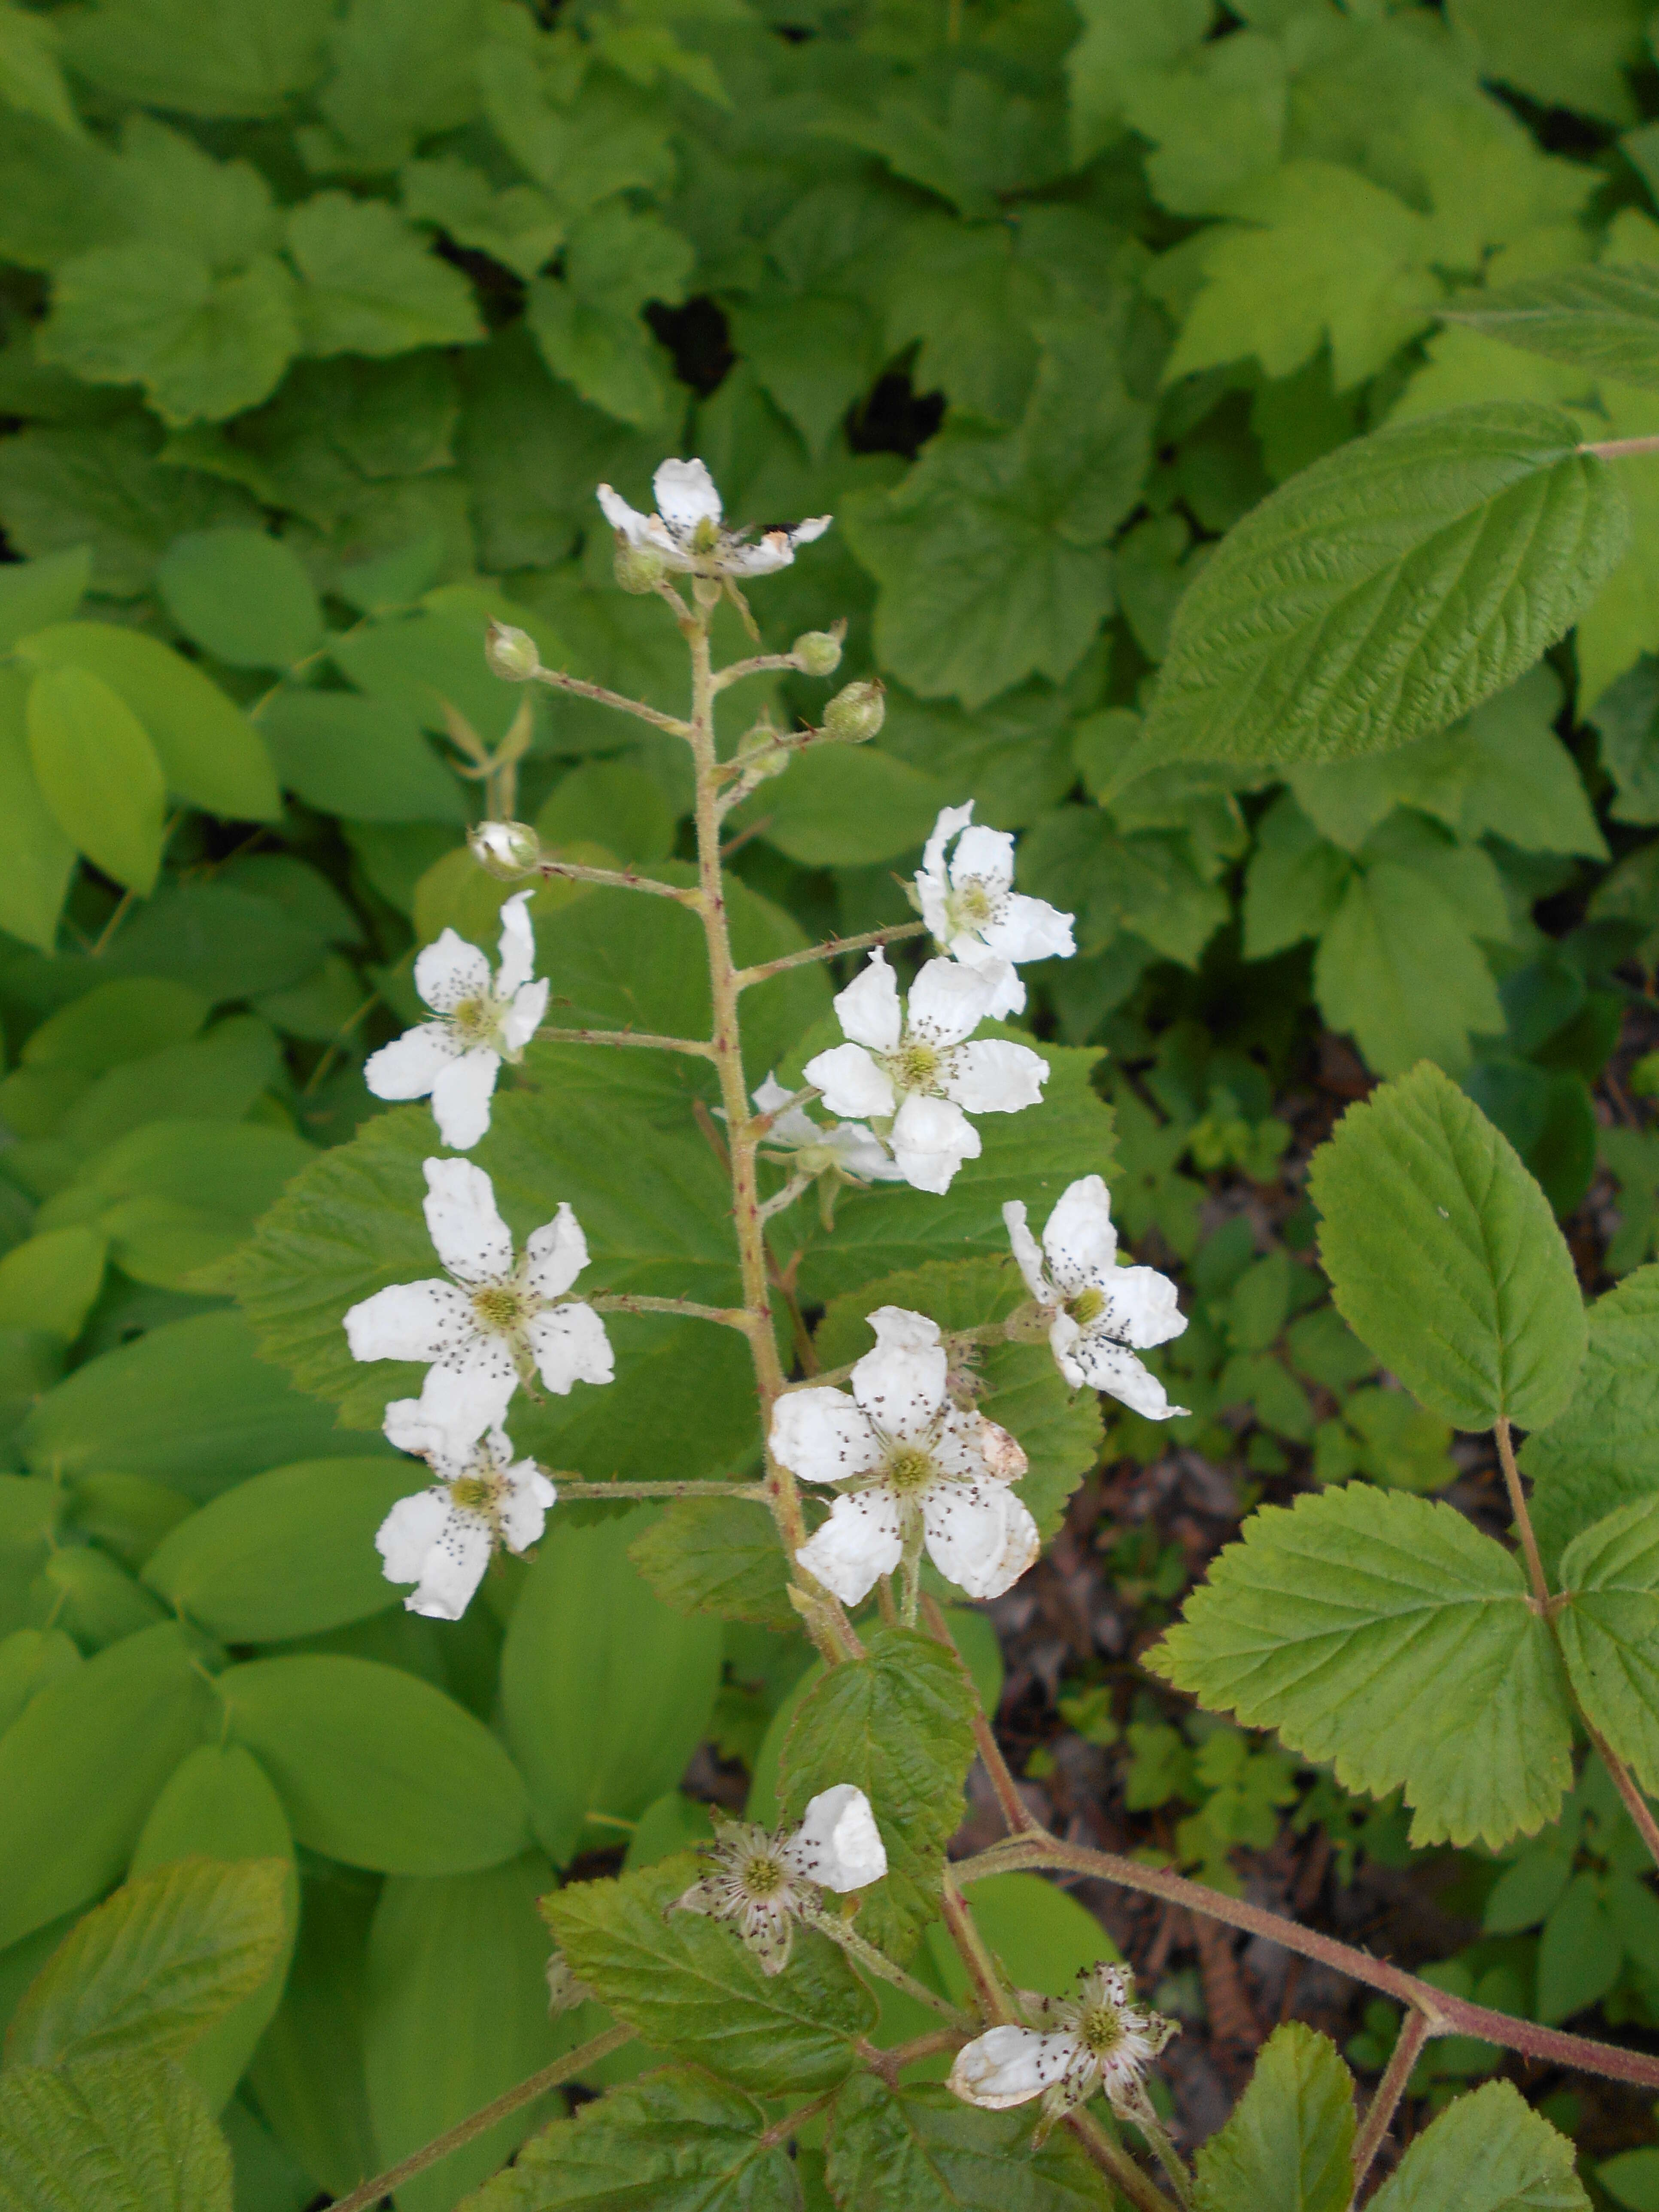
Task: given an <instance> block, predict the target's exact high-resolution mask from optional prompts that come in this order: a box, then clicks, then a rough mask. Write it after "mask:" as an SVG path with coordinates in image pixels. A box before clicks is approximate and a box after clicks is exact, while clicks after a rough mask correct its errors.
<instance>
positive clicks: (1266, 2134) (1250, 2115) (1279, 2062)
mask: <svg viewBox="0 0 1659 2212" xmlns="http://www.w3.org/2000/svg"><path fill="white" fill-rule="evenodd" d="M1353 2135H1354V2111H1353V2076H1352V2074H1350V2073H1349V2071H1348V2069H1347V2068H1346V2066H1345V2065H1344V2064H1343V2063H1342V2061H1341V2058H1340V2057H1339V2056H1338V2053H1337V2050H1336V2046H1335V2045H1334V2044H1333V2043H1331V2042H1329V2041H1328V2039H1326V2038H1325V2037H1324V2036H1322V2035H1316V2034H1315V2033H1314V2032H1313V2030H1312V2029H1311V2028H1309V2027H1303V2026H1302V2024H1301V2022H1300V2021H1289V2022H1287V2023H1286V2024H1285V2026H1284V2027H1277V2028H1275V2029H1274V2030H1273V2033H1272V2035H1271V2036H1269V2037H1268V2039H1267V2043H1266V2045H1264V2046H1263V2048H1262V2051H1261V2057H1259V2058H1258V2059H1257V2060H1256V2062H1255V2072H1254V2073H1253V2074H1252V2075H1251V2076H1250V2083H1249V2087H1248V2088H1247V2089H1246V2090H1245V2092H1244V2094H1243V2096H1242V2097H1241V2098H1240V2099H1239V2100H1238V2103H1237V2106H1235V2107H1234V2109H1233V2113H1232V2117H1231V2118H1230V2119H1229V2120H1228V2122H1227V2124H1226V2125H1225V2127H1224V2128H1222V2129H1220V2130H1218V2132H1217V2133H1216V2134H1214V2135H1212V2136H1211V2137H1210V2139H1209V2141H1208V2142H1206V2143H1204V2144H1202V2145H1201V2146H1200V2149H1199V2154H1198V2204H1199V2212H1261V2208H1262V2207H1263V2206H1266V2205H1268V2204H1271V2205H1273V2208H1274V2212H1281V2208H1282V2212H1347V2208H1348V2200H1349V2198H1350V2197H1352V2194H1353V2168H1352V2165H1351V2164H1350V2162H1349V2158H1350V2153H1351V2152H1352V2148H1353Z"/></svg>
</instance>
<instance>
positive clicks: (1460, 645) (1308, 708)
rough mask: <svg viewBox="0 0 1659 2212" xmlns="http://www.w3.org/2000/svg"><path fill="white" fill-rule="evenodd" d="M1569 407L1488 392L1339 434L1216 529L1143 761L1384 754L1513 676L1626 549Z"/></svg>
mask: <svg viewBox="0 0 1659 2212" xmlns="http://www.w3.org/2000/svg"><path fill="white" fill-rule="evenodd" d="M1578 441H1579V429H1578V425H1577V422H1574V420H1573V419H1572V417H1571V416H1568V415H1565V414H1563V413H1560V412H1559V411H1556V410H1552V409H1549V408H1545V407H1534V406H1524V405H1520V404H1504V403H1498V402H1494V403H1492V404H1490V405H1487V406H1483V407H1467V408H1457V409H1454V410H1452V411H1451V412H1450V413H1449V414H1446V415H1440V416H1429V417H1427V418H1425V420H1423V421H1421V422H1405V423H1401V424H1400V425H1399V426H1397V427H1394V426H1390V427H1389V428H1384V429H1382V430H1378V431H1375V432H1373V433H1372V435H1370V437H1368V438H1362V439H1358V440H1357V441H1355V442H1354V443H1353V444H1352V445H1348V446H1344V447H1341V448H1340V450H1339V451H1337V452H1336V453H1330V454H1328V455H1327V456H1326V458H1325V459H1323V460H1320V461H1316V462H1315V463H1314V465H1313V466H1312V467H1311V468H1310V469H1306V470H1304V471H1303V473H1302V474H1301V475H1300V476H1298V477H1293V478H1292V479H1291V482H1290V483H1286V484H1284V485H1282V486H1281V487H1280V488H1279V490H1277V491H1275V492H1273V494H1272V495H1270V496H1269V497H1268V498H1267V499H1266V500H1264V501H1262V503H1261V506H1260V507H1257V508H1256V509H1255V512H1254V513H1251V514H1249V515H1248V516H1247V517H1246V518H1245V520H1243V522H1242V523H1240V524H1239V525H1238V526H1237V528H1235V529H1234V530H1233V531H1231V532H1230V533H1229V535H1228V536H1227V538H1225V540H1224V541H1223V544H1222V545H1221V547H1220V549H1219V550H1218V552H1217V554H1216V555H1215V556H1214V558H1213V559H1212V560H1211V561H1210V562H1207V563H1206V567H1205V568H1204V570H1203V572H1202V573H1201V574H1200V576H1199V577H1198V578H1197V579H1196V580H1195V581H1194V583H1193V585H1192V586H1190V588H1189V589H1188V592H1187V593H1186V595H1185V597H1184V598H1183V599H1182V602H1181V605H1180V607H1179V609H1178V610H1177V611H1176V619H1175V626H1174V629H1173V631H1172V633H1171V636H1170V655H1169V659H1167V660H1166V661H1165V662H1164V667H1163V669H1162V671H1160V673H1159V678H1158V696H1157V697H1156V699H1155V701H1154V702H1153V707H1152V714H1151V716H1150V718H1149V720H1148V723H1147V728H1146V739H1145V747H1144V752H1145V761H1144V764H1145V765H1147V766H1150V765H1152V763H1153V762H1155V761H1163V760H1173V759H1183V758H1194V757H1196V758H1200V759H1226V760H1236V761H1260V762H1264V763H1265V762H1273V763H1293V762H1298V761H1315V760H1335V759H1346V758H1351V757H1353V756H1355V755H1358V754H1361V753H1372V752H1383V751H1387V750H1389V749H1390V748H1392V747H1393V746H1395V745H1400V744H1407V742H1409V740H1410V739H1412V738H1419V737H1423V736H1425V735H1426V734H1427V733H1428V732H1430V731H1431V730H1437V729H1439V728H1442V727H1443V726H1445V724H1447V723H1449V722H1453V721H1455V720H1457V719H1458V717H1459V716H1460V715H1462V714H1468V712H1469V711H1470V709H1471V708H1474V707H1477V706H1479V705H1480V702H1481V701H1482V700H1483V699H1486V698H1490V697H1491V696H1492V694H1493V693H1494V692H1496V691H1498V690H1502V689H1503V688H1504V685H1505V684H1512V683H1513V682H1514V681H1515V680H1516V678H1517V677H1519V676H1521V675H1522V674H1524V673H1525V671H1527V670H1528V668H1529V667H1530V666H1531V665H1532V664H1533V663H1534V661H1535V660H1536V659H1538V657H1539V655H1540V654H1541V653H1542V652H1543V651H1544V649H1545V648H1546V647H1547V646H1549V645H1551V644H1553V642H1554V641H1555V640H1556V639H1557V638H1558V637H1559V636H1560V635H1561V634H1562V632H1563V631H1564V630H1565V629H1567V628H1568V627H1569V626H1570V624H1571V623H1572V622H1574V621H1575V620H1576V619H1577V616H1578V615H1579V614H1580V612H1581V611H1583V609H1584V608H1586V607H1587V606H1589V603H1590V601H1591V600H1592V599H1594V598H1595V594H1596V592H1597V591H1598V590H1599V589H1600V587H1601V584H1602V583H1603V582H1604V581H1605V580H1606V579H1607V577H1608V576H1609V575H1610V574H1612V573H1613V568H1614V567H1615V566H1616V565H1617V563H1618V561H1619V559H1620V556H1621V554H1622V553H1623V551H1624V550H1625V544H1626V534H1627V526H1626V516H1625V506H1624V495H1623V493H1622V492H1621V491H1620V489H1618V487H1617V486H1616V484H1615V483H1614V482H1613V477H1611V475H1610V474H1609V473H1608V471H1607V466H1606V465H1605V464H1603V463H1601V462H1600V461H1598V460H1596V459H1595V458H1594V457H1593V456H1591V455H1589V454H1585V453H1580V452H1579V451H1578V450H1577V447H1578Z"/></svg>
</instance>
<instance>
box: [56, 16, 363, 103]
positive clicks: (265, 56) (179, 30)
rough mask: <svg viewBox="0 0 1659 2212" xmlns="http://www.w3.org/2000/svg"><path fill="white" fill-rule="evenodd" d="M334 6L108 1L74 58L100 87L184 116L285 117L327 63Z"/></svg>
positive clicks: (78, 34) (76, 36) (78, 32)
mask: <svg viewBox="0 0 1659 2212" xmlns="http://www.w3.org/2000/svg"><path fill="white" fill-rule="evenodd" d="M329 14H330V9H329V7H328V4H327V0H298V4H297V5H292V6H290V5H289V4H288V0H223V5H222V6H221V5H216V6H215V7H214V9H213V10H212V12H211V14H210V15H207V16H204V15H203V13H202V11H201V9H199V8H197V7H196V6H194V5H193V4H192V0H99V5H97V6H96V7H94V8H91V9H88V10H87V11H86V13H85V14H84V15H81V16H80V17H78V18H77V19H76V22H75V24H74V25H73V26H72V29H71V36H70V39H69V41H68V53H69V58H70V61H71V62H72V63H73V64H74V66H75V68H76V70H77V71H78V72H79V74H80V75H81V76H84V77H86V78H87V79H88V81H89V82H92V83H94V84H95V85H97V86H98V87H99V88H100V90H102V91H104V92H108V93H113V94H115V95H116V96H117V98H118V99H122V100H139V101H143V102H144V103H146V104H147V105H149V106H155V107H161V108H165V109H169V110H171V111H172V112H174V113H175V114H184V115H204V116H259V115H276V114H278V113H280V112H281V110H282V108H283V105H284V102H285V101H286V100H287V98H288V96H289V94H291V93H295V92H303V91H304V90H305V88H307V85H309V84H310V83H311V82H313V79H314V78H315V76H316V75H317V71H318V69H319V66H320V64H321V61H322V46H323V37H324V32H325V27H326V24H327V21H328V18H329Z"/></svg>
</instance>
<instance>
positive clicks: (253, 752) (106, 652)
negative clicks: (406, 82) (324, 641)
mask: <svg viewBox="0 0 1659 2212" xmlns="http://www.w3.org/2000/svg"><path fill="white" fill-rule="evenodd" d="M17 651H18V653H19V655H20V656H21V659H23V660H24V661H25V662H26V663H27V664H29V665H32V666H34V667H38V668H43V669H58V668H76V669H83V670H85V671H87V673H88V674H89V675H93V676H96V677H99V678H101V679H102V680H103V682H104V683H106V684H108V685H109V687H110V689H111V690H112V691H115V692H118V694H119V695H120V696H121V697H122V698H123V699H125V702H126V703H127V705H128V706H129V707H130V708H131V709H132V712H133V713H134V714H136V715H137V717H138V720H140V722H142V723H143V726H144V728H145V730H146V731H147V732H149V739H150V743H151V744H153V745H154V746H155V750H156V753H157V755H158V756H159V757H160V759H161V766H162V768H163V769H164V770H165V771H166V775H167V788H168V790H169V791H171V792H172V793H173V794H174V796H175V797H177V798H179V799H187V800H188V801H189V802H190V803H191V805H193V806H201V807H204V808H206V809H207V811H209V812H210V813H213V814H222V815H224V816H226V817H228V818H229V819H230V820H232V821H246V822H274V821H275V820H276V817H277V815H278V813H279V812H280V811H281V799H280V797H279V795H278V793H277V789H276V777H275V775H273V774H272V772H271V767H270V757H269V756H268V754H267V753H266V751H265V749H264V745H263V744H262V743H261V742H260V739H259V737H258V732H256V731H255V730H254V728H253V726H252V723H251V722H249V720H247V718H246V715H245V714H243V713H242V712H241V710H240V708H237V707H235V706H234V705H233V704H232V703H231V702H230V701H229V700H228V698H227V697H226V696H225V695H224V693H223V692H222V690H220V689H219V687H218V685H217V684H214V683H212V682H210V679H209V678H207V677H205V676H204V674H203V673H202V671H201V670H200V669H199V668H197V667H196V666H195V665H193V664H192V663H191V662H190V661H188V660H186V659H185V658H184V657H183V655H182V654H180V653H174V652H173V650H172V648H171V647H168V646H165V645H162V644H161V643H159V642H158V641H156V640H155V638H153V637H146V636H144V635H143V634H142V632H140V631H138V630H136V629H118V628H117V627H116V625H115V624H114V623H55V624H53V625H52V628H50V629H42V630H36V631H34V632H33V634H32V635H29V636H27V637H25V638H21V639H20V640H19V641H18V644H17ZM227 995H234V994H227Z"/></svg>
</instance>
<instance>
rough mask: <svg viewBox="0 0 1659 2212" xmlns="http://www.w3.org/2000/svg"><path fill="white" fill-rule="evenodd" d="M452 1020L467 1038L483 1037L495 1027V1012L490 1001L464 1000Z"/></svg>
mask: <svg viewBox="0 0 1659 2212" xmlns="http://www.w3.org/2000/svg"><path fill="white" fill-rule="evenodd" d="M450 1020H451V1021H452V1022H453V1024H454V1025H455V1027H456V1028H457V1029H458V1030H459V1031H460V1033H461V1035H462V1036H465V1037H483V1036H489V1033H490V1031H491V1030H494V1028H495V1008H494V1006H491V1004H490V1002H489V1000H488V999H463V1000H461V1003H460V1005H459V1006H457V1007H456V1009H455V1011H454V1012H453V1014H451V1016H450Z"/></svg>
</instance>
